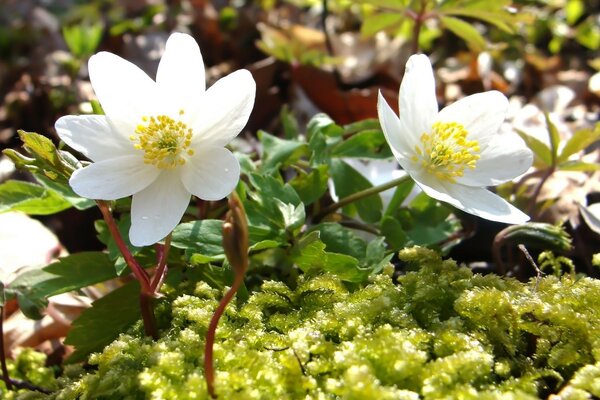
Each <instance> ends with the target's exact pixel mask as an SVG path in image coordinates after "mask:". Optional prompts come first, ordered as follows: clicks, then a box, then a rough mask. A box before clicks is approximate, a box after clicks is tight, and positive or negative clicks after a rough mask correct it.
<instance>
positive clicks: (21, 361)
mask: <svg viewBox="0 0 600 400" xmlns="http://www.w3.org/2000/svg"><path fill="white" fill-rule="evenodd" d="M45 363H46V356H45V355H44V354H42V353H39V352H37V351H35V350H33V349H31V348H23V349H22V350H21V351H20V352H19V353H18V354H17V356H16V357H15V359H14V360H8V362H7V364H8V365H7V367H8V373H9V375H10V377H11V379H16V380H19V381H27V382H29V383H31V384H33V385H36V386H38V387H41V388H44V389H46V390H56V389H58V387H59V385H58V382H57V380H56V378H55V377H54V371H53V370H52V368H48V367H46V366H45ZM0 397H2V398H3V399H5V400H14V399H40V398H44V397H45V396H44V395H43V394H42V393H36V392H30V391H29V390H27V389H20V390H13V391H9V390H7V389H6V386H5V384H4V381H3V380H0Z"/></svg>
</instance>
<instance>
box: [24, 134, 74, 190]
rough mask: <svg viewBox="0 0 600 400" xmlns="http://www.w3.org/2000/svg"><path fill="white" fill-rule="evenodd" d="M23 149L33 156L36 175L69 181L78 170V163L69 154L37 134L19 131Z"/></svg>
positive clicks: (33, 170)
mask: <svg viewBox="0 0 600 400" xmlns="http://www.w3.org/2000/svg"><path fill="white" fill-rule="evenodd" d="M18 133H19V138H21V141H22V142H23V148H24V149H25V150H26V151H27V152H28V153H29V155H31V156H32V157H33V158H34V160H35V162H34V164H33V165H34V166H35V168H32V169H29V170H30V171H32V172H34V173H39V174H43V175H45V176H47V177H48V178H50V179H52V180H57V179H60V180H62V181H64V182H66V181H68V179H69V177H70V176H71V174H72V173H73V171H74V170H75V169H76V168H77V161H76V160H74V159H73V157H72V156H71V155H69V153H66V152H61V151H59V150H58V149H57V148H56V146H54V143H52V140H50V139H48V138H47V137H45V136H42V135H40V134H38V133H35V132H25V131H22V130H20V131H18Z"/></svg>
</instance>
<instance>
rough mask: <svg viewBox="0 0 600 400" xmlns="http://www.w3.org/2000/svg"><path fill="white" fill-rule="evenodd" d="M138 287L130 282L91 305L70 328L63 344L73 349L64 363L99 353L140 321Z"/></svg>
mask: <svg viewBox="0 0 600 400" xmlns="http://www.w3.org/2000/svg"><path fill="white" fill-rule="evenodd" d="M139 295H140V286H139V283H138V282H137V281H132V282H130V283H128V284H127V285H125V286H122V287H120V288H118V289H116V290H114V291H112V292H110V293H109V294H107V295H106V296H104V297H102V298H100V299H98V300H96V301H95V302H93V303H92V307H91V308H88V309H86V310H84V311H83V313H81V315H80V316H79V318H77V319H76V320H75V321H74V322H73V324H72V325H71V329H70V331H69V333H68V334H67V337H66V338H65V344H69V345H71V346H75V351H74V352H73V354H71V355H70V356H69V358H68V359H67V362H69V363H75V362H81V361H84V360H85V358H86V357H87V356H88V355H89V354H90V353H93V352H97V351H101V350H102V349H103V348H104V346H106V345H107V344H109V343H110V342H112V341H113V340H115V339H116V338H117V336H119V334H121V333H122V332H124V331H125V330H126V329H127V328H128V327H129V326H131V325H132V324H133V323H134V322H136V321H137V320H138V319H139V318H140V303H139Z"/></svg>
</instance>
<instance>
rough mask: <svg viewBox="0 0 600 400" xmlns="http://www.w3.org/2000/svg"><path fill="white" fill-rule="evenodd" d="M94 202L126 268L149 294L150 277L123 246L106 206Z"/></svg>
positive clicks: (104, 203)
mask: <svg viewBox="0 0 600 400" xmlns="http://www.w3.org/2000/svg"><path fill="white" fill-rule="evenodd" d="M96 202H97V203H98V208H100V212H101V213H102V217H104V221H105V222H106V225H108V230H109V231H110V234H111V235H112V237H113V239H114V240H115V243H116V245H117V247H118V248H119V251H120V252H121V254H122V255H123V258H124V259H125V262H126V263H127V266H128V267H129V268H130V269H131V271H132V272H133V274H134V275H135V277H136V278H137V280H138V281H139V282H140V286H141V287H142V291H146V292H151V289H150V277H149V276H148V273H146V270H144V268H142V266H141V265H140V264H139V263H138V262H137V260H136V259H135V258H134V257H133V255H132V254H131V252H130V251H129V249H128V248H127V245H126V244H125V241H124V240H123V237H122V236H121V233H120V232H119V228H118V227H117V223H116V222H115V219H114V218H113V216H112V213H111V212H110V209H109V207H108V204H107V203H106V202H105V201H103V200H98V201H96Z"/></svg>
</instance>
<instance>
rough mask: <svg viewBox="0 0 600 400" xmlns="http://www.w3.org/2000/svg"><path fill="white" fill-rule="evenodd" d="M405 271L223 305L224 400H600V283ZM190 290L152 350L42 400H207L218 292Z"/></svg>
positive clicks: (322, 279)
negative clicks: (206, 359) (205, 359)
mask: <svg viewBox="0 0 600 400" xmlns="http://www.w3.org/2000/svg"><path fill="white" fill-rule="evenodd" d="M400 258H401V260H402V261H403V262H404V263H407V265H408V266H409V267H410V268H412V269H414V270H413V271H412V272H408V273H406V274H405V275H403V276H400V277H399V278H398V282H397V284H396V283H394V282H393V280H392V278H391V277H390V275H389V274H388V273H385V274H380V275H377V276H374V277H372V278H371V279H370V281H369V282H366V283H364V284H363V285H358V286H347V285H345V284H344V283H343V282H341V281H340V280H339V279H338V278H336V277H335V276H334V275H330V274H325V275H315V276H312V277H308V276H306V275H304V276H299V277H298V280H297V282H296V283H295V285H294V286H293V287H288V286H286V285H285V284H283V283H282V282H276V281H266V282H264V283H263V284H262V288H261V290H259V291H257V292H255V293H253V294H252V295H251V296H250V297H249V298H248V300H247V301H246V302H244V303H243V304H242V305H240V306H237V307H236V305H235V304H231V305H230V306H229V308H228V310H227V312H226V318H223V320H222V321H221V324H220V325H219V329H218V331H217V338H216V346H215V360H216V368H217V374H216V388H217V393H218V394H219V397H222V398H240V399H253V398H257V399H258V398H281V399H300V398H310V399H316V398H324V399H333V398H377V399H380V398H381V399H418V398H424V399H439V398H473V399H475V398H482V399H499V398H519V399H536V398H539V397H540V396H544V397H546V396H548V395H549V394H551V393H559V392H560V394H561V395H562V394H565V395H566V394H569V396H571V397H565V398H585V397H582V396H592V395H596V396H597V395H598V391H597V382H598V379H599V376H600V374H599V371H600V368H599V367H598V363H599V357H600V353H598V350H597V349H598V348H600V342H599V340H600V339H598V338H599V337H600V336H599V333H600V321H599V319H598V318H597V315H598V313H600V283H599V282H598V281H597V280H595V279H590V278H581V279H578V280H575V279H573V278H572V277H570V276H569V275H565V276H563V277H556V276H547V277H544V278H542V279H541V280H540V281H539V283H537V284H536V282H535V281H532V282H531V283H520V282H518V281H516V280H512V279H509V278H500V277H498V276H495V275H488V276H481V275H474V274H473V273H472V272H471V271H470V270H469V269H467V268H464V267H463V268H461V267H458V266H457V265H456V263H455V262H454V261H452V260H442V259H441V258H440V256H439V255H438V254H437V253H435V252H432V251H430V250H426V249H423V248H411V249H406V250H403V251H401V252H400ZM190 283H191V282H187V283H186V285H187V286H186V287H187V288H188V289H187V290H188V291H187V294H176V293H173V294H171V295H169V296H175V297H173V298H171V297H170V298H169V299H167V300H165V301H167V302H168V304H170V305H171V310H169V312H168V315H170V316H171V318H172V319H171V325H170V328H168V329H167V330H165V331H164V332H163V334H162V337H161V339H160V340H159V341H157V342H151V341H150V340H148V339H141V338H140V337H139V336H138V335H140V332H139V331H130V332H129V333H128V334H125V335H121V336H120V337H119V338H118V339H117V340H115V341H114V342H112V343H111V344H110V345H108V346H107V347H106V348H105V349H104V351H103V352H102V353H98V354H95V355H94V356H92V357H91V358H90V363H91V364H92V365H95V366H97V370H95V371H93V372H89V373H86V374H84V375H83V376H82V377H80V378H76V379H70V380H63V381H61V382H62V385H63V388H62V390H61V391H60V392H57V393H56V394H54V395H51V396H49V397H50V398H55V399H65V400H66V399H76V398H111V399H121V398H153V397H156V396H158V395H159V394H160V396H161V397H162V398H165V399H187V398H199V399H202V398H208V397H207V396H208V395H207V393H206V388H205V383H204V378H203V375H202V368H201V365H202V348H203V338H204V335H205V333H206V330H207V327H208V322H209V319H210V317H211V315H212V312H213V310H214V308H215V307H216V305H217V301H218V299H219V298H220V296H221V292H220V291H218V290H215V289H214V288H211V287H210V286H209V285H208V284H206V283H204V282H202V281H200V282H197V283H196V284H191V285H190ZM574 316H577V317H576V318H574ZM65 384H66V385H65ZM576 395H577V396H579V397H575V396H576Z"/></svg>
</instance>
